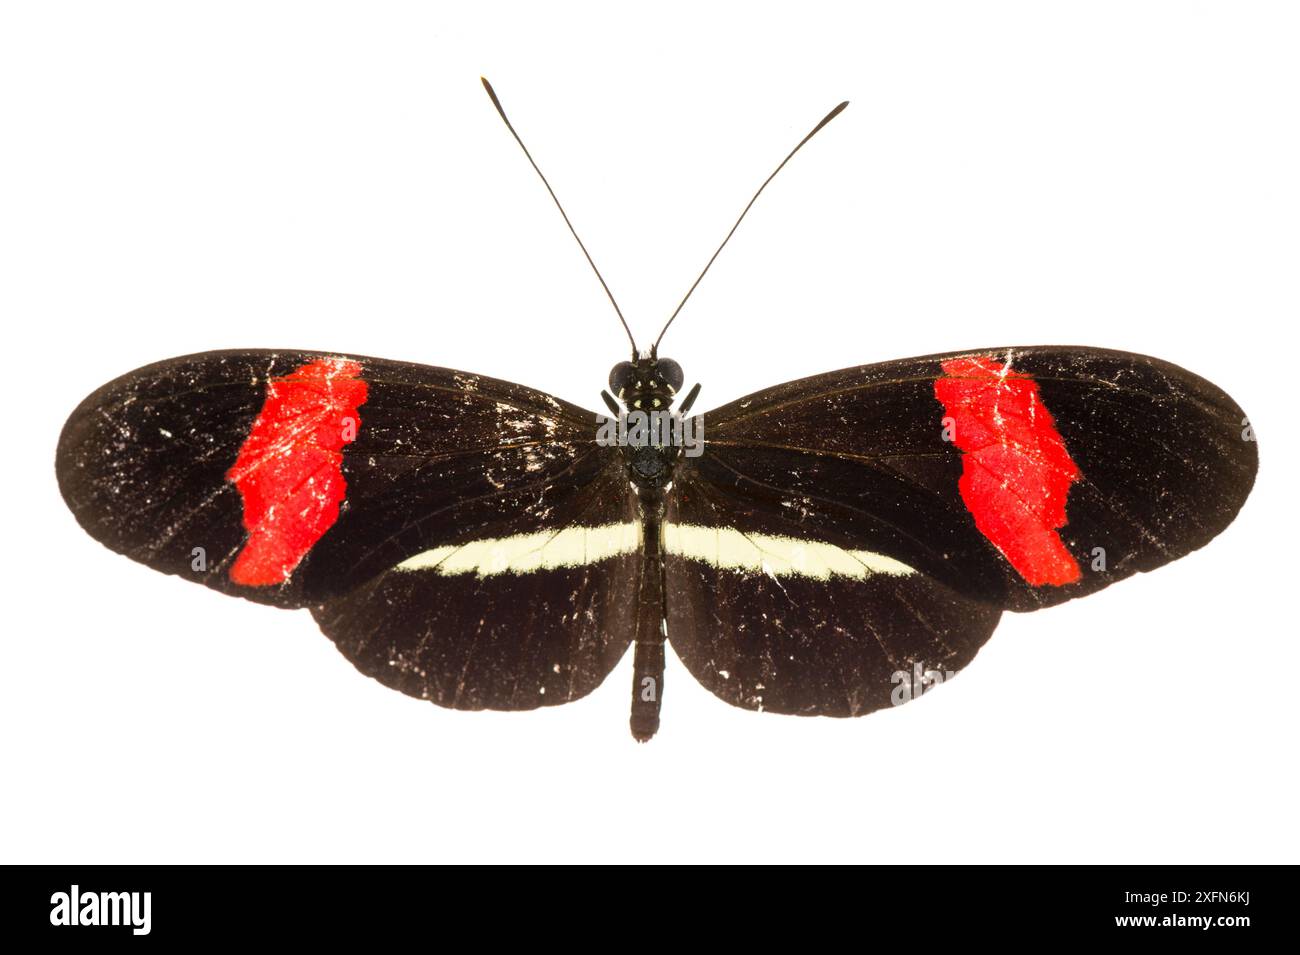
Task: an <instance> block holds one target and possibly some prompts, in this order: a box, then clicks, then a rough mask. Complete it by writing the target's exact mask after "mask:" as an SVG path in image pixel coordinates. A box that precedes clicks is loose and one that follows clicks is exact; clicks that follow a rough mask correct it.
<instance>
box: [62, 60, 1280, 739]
mask: <svg viewBox="0 0 1300 955" xmlns="http://www.w3.org/2000/svg"><path fill="white" fill-rule="evenodd" d="M483 85H484V87H485V89H486V90H487V92H488V95H489V96H490V97H491V100H492V103H493V105H494V106H495V107H496V109H497V111H498V113H499V114H500V116H501V118H502V120H503V121H504V122H505V124H506V126H507V128H508V129H509V130H510V132H511V134H512V135H513V136H514V138H515V140H516V141H517V142H518V144H519V146H520V147H521V148H522V149H523V151H524V154H525V155H526V156H527V157H528V160H529V162H530V163H531V164H532V165H533V168H534V169H535V170H536V171H537V174H538V175H539V176H541V178H542V181H543V183H544V184H545V185H546V188H547V190H548V191H549V192H550V194H551V197H552V199H554V200H555V204H556V206H557V207H559V209H560V212H561V214H562V215H564V219H565V222H566V224H567V225H568V226H569V229H570V231H571V232H572V233H573V236H574V238H575V239H576V240H577V241H578V244H579V247H580V248H581V249H582V251H583V254H584V255H585V256H586V257H587V260H588V262H589V263H590V265H591V267H592V269H593V270H594V271H595V272H596V275H597V277H598V278H599V279H600V282H601V284H602V286H603V287H604V288H605V291H606V294H607V295H608V297H609V300H610V302H611V303H612V304H613V306H614V309H615V311H616V312H617V313H618V316H619V319H620V321H622V323H623V327H624V329H625V330H626V331H627V333H628V339H629V341H631V343H632V355H631V358H630V360H625V361H620V362H619V363H618V364H616V365H615V366H614V368H613V369H612V371H611V372H610V375H609V379H608V387H609V390H608V391H607V392H606V391H602V393H601V394H602V398H603V400H604V403H605V405H606V408H607V410H608V412H609V414H608V415H606V414H604V413H601V414H596V413H593V412H589V411H586V410H584V409H582V408H580V407H578V406H576V405H573V404H570V403H568V402H565V401H562V400H560V399H558V398H555V397H553V396H551V395H548V394H545V393H543V392H540V391H536V390H533V389H531V388H527V387H524V386H522V385H518V384H512V383H509V382H506V381H500V380H497V379H493V378H488V377H485V376H481V375H476V374H470V373H467V372H463V371H456V370H452V369H446V368H435V367H429V366H424V365H418V364H410V363H406V362H399V361H390V360H385V359H378V358H368V357H363V356H356V355H339V354H330V353H319V352H307V351H302V352H289V351H269V350H236V351H219V352H207V353H203V354H198V355H191V356H188V357H183V358H174V359H170V360H167V361H163V362H159V363H157V364H153V365H148V366H146V367H143V368H140V369H138V370H136V371H133V372H130V373H129V374H126V375H124V376H122V377H120V378H118V379H116V380H115V381H112V382H110V383H108V384H106V385H104V386H103V387H101V388H100V389H98V390H97V391H95V392H94V393H92V394H91V395H90V396H89V397H87V398H86V399H85V400H84V401H83V402H82V403H81V404H80V405H79V406H78V407H77V408H76V410H75V411H73V412H72V414H71V416H70V417H69V418H68V421H67V423H66V424H65V426H64V429H63V432H62V435H61V437H60V440H59V445H58V451H57V459H56V474H57V477H58V482H59V487H60V490H61V491H62V494H63V497H64V499H65V501H66V502H67V504H68V506H69V508H70V509H71V511H72V513H73V514H74V515H75V517H76V519H77V520H78V522H79V523H80V524H81V525H82V527H83V528H84V529H85V530H86V531H87V532H89V533H90V535H91V536H92V537H94V538H95V539H97V540H99V541H100V542H101V543H103V544H105V545H107V546H108V547H109V548H111V549H112V550H114V551H117V552H119V553H122V554H125V555H126V556H128V557H131V558H132V559H134V560H137V561H139V562H141V563H144V564H147V565H148V566H150V567H152V568H154V569H155V570H160V571H162V572H164V573H168V574H174V575H176V576H180V577H184V578H186V579H189V580H193V581H196V582H198V583H202V584H204V585H205V586H208V587H211V588H213V589H215V590H218V591H221V592H224V593H227V594H232V595H235V596H239V597H245V598H247V599H249V600H253V601H257V602H259V603H265V604H270V605H273V606H277V607H284V608H308V609H310V611H311V613H312V615H313V616H314V617H315V619H316V620H317V622H318V623H319V625H320V627H321V629H322V630H323V631H324V633H325V634H326V635H327V636H328V637H329V638H330V639H331V640H333V641H334V643H335V644H336V645H337V646H338V648H339V650H340V651H342V653H343V655H344V656H345V657H346V658H347V659H348V660H349V661H351V662H352V663H353V664H354V665H355V666H356V668H357V669H358V670H360V671H361V672H362V673H364V674H366V675H368V676H371V677H374V678H375V679H377V680H379V681H380V682H381V683H383V684H384V685H386V686H389V687H391V688H393V689H396V690H399V691H401V692H403V693H406V694H409V695H411V696H414V697H418V698H421V699H425V700H429V701H431V702H433V703H436V704H438V705H440V706H445V707H453V708H456V709H466V710H476V709H495V710H528V709H533V708H536V707H540V706H550V705H555V704H560V703H566V702H569V701H571V700H575V699H578V698H580V697H582V696H584V695H586V694H588V693H590V692H591V691H593V690H594V689H595V688H596V687H597V686H599V685H600V684H601V682H602V681H603V680H604V679H605V677H606V676H607V675H608V674H609V672H610V671H611V670H612V669H613V668H614V666H615V665H616V664H617V663H618V662H619V660H620V659H621V658H622V657H623V656H624V655H625V654H626V653H627V651H628V648H629V647H632V648H633V650H632V652H633V685H632V698H631V717H630V725H631V730H632V734H633V736H634V737H635V738H636V739H638V740H642V741H644V740H648V739H649V738H650V737H652V736H653V735H654V733H655V732H656V730H657V729H658V726H659V715H660V705H661V701H662V697H663V689H664V686H663V676H664V648H665V643H666V642H667V641H671V643H672V645H673V648H674V650H675V652H676V653H677V655H678V656H679V657H680V659H681V661H682V663H683V664H685V666H686V669H687V670H688V671H689V672H690V673H691V675H692V676H694V677H695V678H696V679H697V680H698V681H699V682H700V683H702V684H703V685H704V686H705V687H706V688H708V689H709V690H710V691H712V692H713V693H714V694H716V695H717V696H719V697H721V698H722V699H723V700H725V701H726V702H728V703H731V704H733V705H735V706H739V707H744V708H747V709H751V710H762V711H768V712H775V713H789V714H800V715H822V716H834V717H849V716H861V715H864V714H866V713H870V712H873V711H875V710H879V709H882V708H884V707H888V706H892V705H897V704H899V703H900V702H906V701H907V700H909V699H912V698H913V697H914V695H917V694H919V693H920V692H922V691H923V690H925V689H927V688H928V687H930V686H933V685H936V684H938V683H941V682H943V681H944V680H945V679H947V678H948V677H950V676H951V675H952V674H954V673H955V672H957V671H958V670H960V669H961V668H962V667H964V666H965V665H966V664H968V663H970V661H971V660H972V659H973V658H974V656H975V654H976V653H977V652H978V651H979V649H980V647H981V646H982V645H983V644H984V642H985V641H986V640H988V639H989V637H990V635H991V634H992V632H993V630H994V628H995V626H996V625H997V623H998V620H999V618H1000V617H1001V615H1002V613H1003V612H1004V611H1013V612H1023V611H1030V610H1035V609H1038V608H1040V607H1049V606H1053V605H1055V604H1059V603H1061V602H1063V601H1066V600H1070V599H1072V598H1075V597H1081V596H1084V595H1086V594H1091V593H1094V592H1095V591H1098V590H1101V589H1102V588H1104V587H1107V586H1109V585H1110V584H1112V583H1114V582H1116V581H1118V580H1123V579H1124V578H1126V577H1130V576H1132V575H1134V574H1136V573H1139V572H1142V571H1148V570H1152V569H1154V568H1156V567H1159V566H1161V565H1162V564H1166V563H1168V562H1169V561H1171V560H1175V559H1177V558H1179V557H1181V556H1183V555H1185V554H1187V553H1189V552H1191V551H1193V550H1196V549H1197V548H1199V547H1201V546H1203V545H1204V544H1206V543H1208V542H1209V541H1210V540H1211V539H1212V538H1213V537H1214V536H1216V535H1217V534H1218V533H1219V532H1220V531H1222V530H1223V529H1224V528H1225V527H1227V525H1228V524H1229V523H1231V522H1232V520H1233V519H1234V517H1235V516H1236V514H1237V512H1238V510H1239V509H1240V508H1241V506H1242V504H1243V503H1244V501H1245V499H1246V497H1247V495H1248V494H1249V492H1250V489H1251V486H1252V484H1253V482H1254V477H1255V473H1256V469H1257V462H1258V457H1257V449H1256V443H1255V440H1254V434H1253V432H1252V430H1251V428H1250V425H1249V422H1248V420H1247V419H1246V416H1245V414H1244V413H1243V412H1242V410H1241V408H1240V407H1238V406H1237V404H1236V403H1235V402H1234V401H1233V400H1232V399H1231V398H1230V397H1229V396H1228V395H1226V394H1225V393H1224V392H1223V391H1222V390H1220V389H1219V388H1217V387H1215V386H1214V385H1213V384H1211V383H1210V382H1208V381H1206V380H1204V379H1203V378H1200V377H1198V376H1196V375H1194V374H1192V373H1191V372H1188V371H1185V370H1183V369H1182V368H1179V367H1177V366H1175V365H1172V364H1169V363H1168V362H1164V361H1161V360H1159V359H1156V358H1150V357H1146V356H1142V355H1135V354H1129V353H1125V352H1118V351H1108V350H1103V349H1096V348H1086V347H1055V346H1032V347H995V348H987V349H979V350H976V351H967V352H954V353H950V354H941V355H930V356H926V357H922V358H910V359H904V360H901V361H891V362H885V363H881V364H872V365H861V366H857V367H852V368H845V369H842V370H840V371H833V372H829V373H827V374H823V375H817V376H814V377H811V378H805V379H802V380H799V381H792V382H788V383H785V384H781V385H777V386H775V387H772V388H769V389H767V390H764V391H760V392H758V393H756V394H752V395H749V396H747V397H745V398H741V399H739V400H737V401H733V402H731V403H730V404H727V405H724V406H723V407H721V408H718V409H717V410H714V411H711V412H708V413H707V414H704V415H701V414H696V415H691V414H690V412H691V409H692V407H693V405H694V402H695V399H696V397H697V395H698V394H699V385H698V384H697V385H695V386H694V388H692V389H691V390H690V391H689V392H686V393H685V394H684V395H683V387H684V372H683V369H682V367H681V365H680V364H678V363H677V362H676V361H673V360H672V359H669V358H667V357H663V356H661V355H660V354H659V344H660V343H661V342H662V339H663V335H664V332H666V331H667V330H668V327H669V326H671V324H672V322H673V320H674V319H675V318H676V317H677V315H678V313H679V312H680V311H681V309H682V306H683V305H684V304H685V303H686V301H687V299H689V297H690V295H691V292H693V291H694V289H695V288H696V286H697V285H698V284H699V282H700V279H702V278H703V277H704V275H705V273H707V272H708V269H709V266H711V265H712V263H713V261H714V260H715V259H716V258H717V256H718V253H720V252H721V251H722V249H723V248H724V247H725V246H726V244H727V241H728V240H730V238H731V236H732V235H733V234H734V233H735V231H736V228H737V227H738V226H739V224H740V222H741V221H742V220H743V219H744V217H745V214H746V213H748V211H749V209H750V208H751V207H752V206H753V204H754V201H755V200H756V199H757V198H758V196H759V195H760V194H761V193H762V192H763V190H764V189H765V188H766V186H767V185H768V183H770V182H771V181H772V178H773V177H775V175H776V173H777V172H779V171H780V170H781V169H782V168H783V167H784V166H785V164H786V163H787V162H789V160H790V159H791V157H793V156H794V155H795V153H797V152H798V151H799V149H801V148H802V147H803V145H804V144H805V143H807V142H808V140H809V139H811V138H812V136H813V135H815V134H816V133H817V132H818V131H819V130H820V129H821V128H822V127H824V126H825V125H826V124H827V123H828V122H830V121H831V120H832V119H833V118H834V117H835V116H837V115H838V114H839V112H840V111H842V110H843V109H844V107H845V106H847V103H841V104H840V105H839V106H837V107H836V108H835V109H834V110H832V111H831V112H830V113H829V114H828V115H827V116H826V117H825V118H824V119H823V120H822V121H821V122H820V123H818V125H817V126H816V127H814V129H813V130H812V132H810V133H809V134H808V135H807V136H806V137H804V139H803V140H801V141H800V143H799V144H798V145H797V146H796V147H795V148H794V149H793V150H792V151H791V152H790V153H789V154H788V155H787V156H786V157H785V159H784V160H782V162H781V164H780V165H778V166H777V168H776V170H775V171H774V172H773V173H772V175H771V176H769V177H768V178H767V179H766V180H765V181H764V182H763V184H762V186H760V187H759V189H758V191H757V192H756V193H755V194H754V198H753V199H751V200H750V203H749V205H747V206H746V207H745V210H744V211H743V212H742V213H741V215H740V218H739V219H737V220H736V224H735V225H734V226H733V227H732V229H731V231H730V232H729V233H728V234H727V237H726V238H725V239H724V240H723V242H722V244H721V245H720V246H719V247H718V249H717V251H716V252H715V253H714V255H713V258H711V259H710V260H709V263H708V265H706V266H705V268H704V271H702V272H701V273H700V275H699V277H698V278H697V279H696V280H695V283H694V284H693V285H692V286H691V288H690V290H688V292H687V293H686V296H685V297H684V298H683V299H682V300H681V303H680V304H679V305H678V306H677V309H676V310H675V311H674V312H673V314H672V316H671V317H670V318H669V320H668V323H667V324H666V325H665V326H664V329H663V331H661V332H660V335H659V337H658V338H657V339H656V341H655V343H654V345H653V346H651V347H650V348H649V349H644V350H641V349H638V348H637V346H636V343H635V341H634V340H633V339H632V335H631V331H630V329H629V328H628V325H627V322H626V320H624V319H623V315H622V312H621V311H620V310H619V308H618V303H617V302H616V301H615V300H614V296H613V294H612V293H611V292H610V291H609V287H608V286H607V285H605V282H604V279H603V278H602V277H600V272H599V270H598V269H596V266H595V263H594V261H592V259H591V256H590V254H589V253H588V252H587V249H586V247H585V246H584V245H583V244H582V240H581V239H580V238H578V234H577V231H576V230H575V229H574V228H573V225H572V223H571V222H569V219H568V216H567V215H565V214H564V209H563V207H561V206H560V203H559V200H558V198H556V197H555V193H554V191H553V190H551V187H550V184H549V183H548V182H547V181H546V177H545V176H543V175H542V173H541V170H540V168H538V167H537V163H536V162H535V161H534V160H533V158H532V155H531V154H530V153H529V152H528V149H527V147H526V146H524V143H523V141H522V139H520V137H519V134H518V133H517V132H516V131H515V128H514V126H513V125H512V124H511V123H510V120H509V119H508V118H507V117H506V114H505V111H504V109H503V108H502V106H501V103H500V100H499V99H498V98H497V95H496V93H495V91H494V90H493V89H492V87H491V86H490V85H489V84H488V82H487V81H486V80H484V81H483Z"/></svg>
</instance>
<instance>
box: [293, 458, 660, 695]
mask: <svg viewBox="0 0 1300 955" xmlns="http://www.w3.org/2000/svg"><path fill="white" fill-rule="evenodd" d="M590 498H591V500H592V502H593V505H594V506H593V508H592V509H591V510H590V511H589V512H587V513H586V514H584V515H583V521H584V522H585V523H581V524H567V525H565V526H564V527H563V528H562V529H557V530H553V531H540V532H534V533H529V534H519V535H514V536H509V537H503V538H488V539H481V538H480V539H477V540H469V541H466V542H464V543H460V544H454V545H443V546H439V547H437V548H434V549H432V550H430V551H426V552H423V553H420V554H416V555H414V556H412V557H411V558H408V559H407V560H406V561H404V562H402V563H401V564H399V565H397V566H396V567H394V568H392V569H390V570H387V571H385V572H383V573H381V574H379V575H378V576H377V577H375V578H373V579H371V580H369V581H368V582H367V583H365V584H363V585H362V586H360V587H359V588H357V589H356V590H353V591H351V592H349V593H347V594H346V595H344V596H342V597H338V598H335V599H333V600H329V601H327V602H325V603H324V604H323V605H321V606H318V607H315V608H313V610H312V613H313V615H314V616H315V617H316V620H317V622H318V623H319V624H320V627H321V629H322V630H323V631H324V632H325V634H326V635H327V636H329V637H330V639H332V640H333V641H334V642H335V644H337V646H338V648H339V649H340V650H341V651H342V652H343V654H344V655H345V656H346V657H347V658H348V659H349V660H351V661H352V663H353V664H354V665H355V666H356V667H357V669H358V670H360V671H361V672H362V673H365V674H366V675H367V676H371V677H374V678H375V679H377V680H378V681H379V682H381V683H383V684H384V685H386V686H389V687H391V688H393V689H396V690H400V691H401V692H403V693H406V694H408V695H410V696H415V697H419V698H421V699H426V700H430V701H432V702H434V703H437V704H439V705H441V706H447V707H453V708H455V709H471V710H477V709H494V710H526V709H533V708H535V707H538V706H550V705H555V704H559V703H566V702H569V701H570V700H574V699H577V698H578V697H581V696H584V695H586V694H587V693H589V692H591V691H592V690H593V689H595V688H596V687H597V686H598V685H599V684H600V683H601V681H603V680H604V678H605V676H606V675H607V674H608V673H609V671H610V670H611V669H612V668H613V667H614V665H615V664H616V663H617V662H618V660H619V659H620V658H621V657H622V656H623V654H624V652H625V651H626V650H627V647H628V645H629V644H630V643H631V641H632V639H633V636H634V633H635V623H636V614H637V610H638V605H637V599H636V596H637V583H638V580H639V575H640V573H641V570H642V553H641V535H640V531H641V525H640V523H639V521H638V520H637V516H636V505H635V502H634V500H633V499H632V495H631V493H630V492H629V490H628V488H627V482H626V480H625V479H624V480H622V481H618V480H611V479H609V478H603V479H602V481H601V482H599V483H598V484H597V485H596V486H593V487H592V488H591V489H590Z"/></svg>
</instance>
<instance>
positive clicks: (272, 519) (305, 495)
mask: <svg viewBox="0 0 1300 955" xmlns="http://www.w3.org/2000/svg"><path fill="white" fill-rule="evenodd" d="M360 374H361V365H360V364H359V363H357V362H355V361H348V360H347V359H343V358H318V359H316V360H315V361H313V362H309V363H307V364H305V365H302V366H300V367H298V368H296V369H294V370H293V371H291V372H290V373H289V374H287V375H285V376H284V377H282V378H272V379H271V380H270V381H269V382H267V386H266V401H265V402H264V403H263V405H262V410H261V412H260V413H259V414H258V416H257V420H255V421H254V422H253V427H252V428H251V429H250V430H249V432H248V437H247V438H246V439H245V440H244V443H243V445H242V446H241V447H240V449H239V456H238V457H237V458H236V459H235V464H234V466H233V467H232V468H231V469H230V470H229V471H228V472H226V479H227V480H229V481H230V482H231V483H233V484H234V485H235V488H236V489H237V490H238V491H239V494H240V497H242V498H243V501H244V528H245V530H247V531H248V541H247V543H245V544H244V547H243V549H242V550H241V551H240V552H239V556H238V557H236V558H235V563H234V564H233V565H232V566H231V568H230V579H231V580H233V581H234V582H235V583H237V584H244V585H246V586H249V587H267V586H271V585H274V584H282V583H284V581H286V580H288V578H289V575H290V574H292V573H293V569H294V568H295V567H297V566H298V563H299V562H300V561H301V560H302V559H303V558H304V557H305V556H307V552H308V551H309V550H311V549H312V546H313V545H314V544H315V543H316V542H317V541H318V540H320V539H321V537H322V536H324V534H325V532H326V531H327V530H329V529H330V528H331V527H332V526H333V525H334V522H335V521H336V520H338V517H339V505H340V504H341V503H342V502H343V499H344V498H345V497H346V496H347V482H346V481H344V479H343V469H342V464H343V445H345V444H347V443H348V442H350V441H352V440H354V439H355V438H356V436H357V431H358V429H359V428H360V427H361V418H360V416H359V415H358V414H357V408H359V407H360V406H361V405H363V404H365V403H366V393H367V391H368V390H369V389H368V386H367V385H366V383H365V382H364V381H363V380H362V379H361V378H360V377H359V376H360Z"/></svg>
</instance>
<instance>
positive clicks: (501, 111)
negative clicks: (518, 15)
mask: <svg viewBox="0 0 1300 955" xmlns="http://www.w3.org/2000/svg"><path fill="white" fill-rule="evenodd" d="M479 79H481V80H482V81H483V88H484V89H485V90H487V95H488V96H489V97H490V98H491V100H492V105H493V106H495V107H496V108H497V112H498V113H499V114H500V115H501V121H502V122H503V123H505V124H506V129H508V130H510V135H511V136H513V137H515V142H517V143H518V144H519V148H520V149H522V150H523V151H524V155H525V156H527V157H528V161H529V162H530V163H532V166H533V169H534V170H535V171H536V173H537V175H538V176H539V177H540V178H541V180H542V185H544V186H545V187H546V191H547V192H549V193H550V194H551V198H552V199H553V200H554V201H555V208H557V209H559V210H560V215H562V216H563V217H564V224H565V225H567V226H568V227H569V231H570V232H572V233H573V237H574V239H576V240H577V242H578V248H580V249H582V254H583V255H585V256H586V257H587V264H588V265H590V266H591V270H592V271H593V272H595V273H596V278H598V279H600V287H601V288H603V289H604V290H605V294H606V295H608V296H609V303H610V304H611V305H613V306H614V311H615V312H617V313H618V320H619V321H620V322H622V323H623V331H625V332H627V340H628V341H630V342H631V343H632V360H633V361H635V360H636V357H637V355H636V339H635V338H633V337H632V329H630V328H628V327H627V319H626V318H624V317H623V310H622V309H621V308H619V307H618V302H616V301H614V293H613V292H611V291H610V290H609V286H608V285H606V284H605V277H604V276H603V275H601V274H600V269H598V268H596V263H595V262H594V261H592V258H591V253H590V252H588V251H587V247H586V246H585V245H583V244H582V239H580V238H578V230H577V229H575V228H574V227H573V223H572V222H570V221H569V214H568V213H567V212H565V211H564V206H562V205H560V200H559V197H558V196H556V195H555V190H554V189H552V188H551V184H550V183H549V182H547V181H546V176H544V175H542V170H541V169H540V168H538V166H537V161H536V160H535V159H533V154H532V153H530V152H529V151H528V147H527V146H525V145H524V141H523V140H522V139H520V138H519V134H518V133H517V132H515V127H514V126H513V125H512V124H511V122H510V119H509V117H507V116H506V111H505V110H504V109H502V108H501V100H499V99H497V93H496V90H494V89H493V88H492V84H491V83H489V82H488V81H487V77H486V76H480V77H479ZM829 118H830V117H827V119H829ZM822 122H823V123H824V122H825V120H823V121H822ZM810 135H811V134H810ZM799 145H801V146H802V145H803V143H800V144H799ZM764 185H766V183H764Z"/></svg>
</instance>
